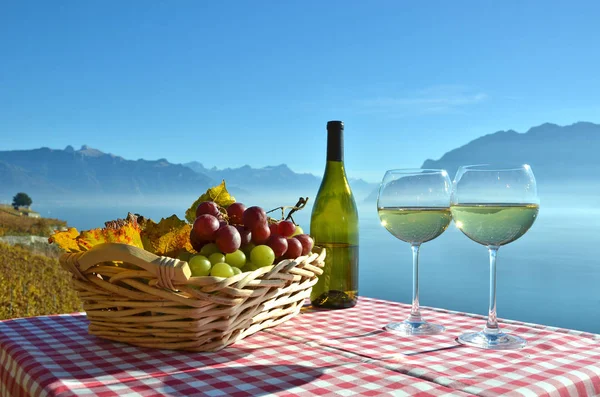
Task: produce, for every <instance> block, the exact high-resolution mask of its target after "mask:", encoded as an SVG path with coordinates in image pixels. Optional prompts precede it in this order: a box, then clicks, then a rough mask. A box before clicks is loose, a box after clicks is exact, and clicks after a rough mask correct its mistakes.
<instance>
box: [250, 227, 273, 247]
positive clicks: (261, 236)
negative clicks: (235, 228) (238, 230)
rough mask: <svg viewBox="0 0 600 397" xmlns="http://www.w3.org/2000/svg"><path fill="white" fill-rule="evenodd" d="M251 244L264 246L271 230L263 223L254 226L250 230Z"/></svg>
mask: <svg viewBox="0 0 600 397" xmlns="http://www.w3.org/2000/svg"><path fill="white" fill-rule="evenodd" d="M251 234H252V236H251V237H252V242H253V243H254V244H264V243H266V242H267V240H268V239H269V236H271V229H269V225H268V224H266V223H264V224H260V225H256V226H255V227H254V228H252V232H251Z"/></svg>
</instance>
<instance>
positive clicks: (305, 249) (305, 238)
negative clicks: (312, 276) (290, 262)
mask: <svg viewBox="0 0 600 397" xmlns="http://www.w3.org/2000/svg"><path fill="white" fill-rule="evenodd" d="M293 238H295V239H296V240H298V241H300V243H301V244H302V255H308V253H309V252H310V251H312V249H313V246H314V245H315V242H314V240H313V239H312V237H310V236H309V235H308V234H299V235H297V236H294V237H293Z"/></svg>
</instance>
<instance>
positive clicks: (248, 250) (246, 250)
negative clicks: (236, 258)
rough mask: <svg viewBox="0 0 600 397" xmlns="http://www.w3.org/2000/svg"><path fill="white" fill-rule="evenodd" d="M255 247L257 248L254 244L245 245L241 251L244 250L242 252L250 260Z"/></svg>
mask: <svg viewBox="0 0 600 397" xmlns="http://www.w3.org/2000/svg"><path fill="white" fill-rule="evenodd" d="M254 247H256V244H254V243H248V244H245V245H244V246H242V248H241V249H242V252H243V253H244V254H246V259H248V258H250V253H251V252H252V250H253V249H254Z"/></svg>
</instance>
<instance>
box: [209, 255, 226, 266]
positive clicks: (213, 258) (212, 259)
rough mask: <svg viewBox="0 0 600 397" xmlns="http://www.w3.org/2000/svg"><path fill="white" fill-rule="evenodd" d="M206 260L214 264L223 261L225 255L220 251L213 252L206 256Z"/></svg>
mask: <svg viewBox="0 0 600 397" xmlns="http://www.w3.org/2000/svg"><path fill="white" fill-rule="evenodd" d="M208 260H209V261H210V263H212V265H213V266H214V265H216V264H217V263H223V262H225V255H223V254H222V253H220V252H215V253H214V254H210V256H209V257H208Z"/></svg>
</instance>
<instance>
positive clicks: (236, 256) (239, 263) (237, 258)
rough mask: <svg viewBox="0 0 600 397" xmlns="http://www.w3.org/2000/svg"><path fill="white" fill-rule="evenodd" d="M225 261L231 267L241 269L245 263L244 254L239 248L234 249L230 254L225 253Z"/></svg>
mask: <svg viewBox="0 0 600 397" xmlns="http://www.w3.org/2000/svg"><path fill="white" fill-rule="evenodd" d="M225 262H226V263H229V264H230V265H231V266H233V267H237V268H239V269H241V268H243V267H244V265H245V264H246V254H244V253H243V252H242V251H240V250H237V251H234V252H232V253H231V254H227V255H225Z"/></svg>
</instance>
